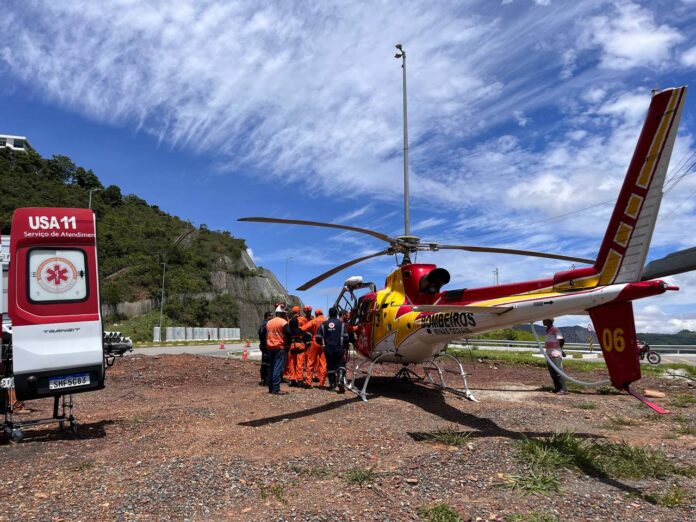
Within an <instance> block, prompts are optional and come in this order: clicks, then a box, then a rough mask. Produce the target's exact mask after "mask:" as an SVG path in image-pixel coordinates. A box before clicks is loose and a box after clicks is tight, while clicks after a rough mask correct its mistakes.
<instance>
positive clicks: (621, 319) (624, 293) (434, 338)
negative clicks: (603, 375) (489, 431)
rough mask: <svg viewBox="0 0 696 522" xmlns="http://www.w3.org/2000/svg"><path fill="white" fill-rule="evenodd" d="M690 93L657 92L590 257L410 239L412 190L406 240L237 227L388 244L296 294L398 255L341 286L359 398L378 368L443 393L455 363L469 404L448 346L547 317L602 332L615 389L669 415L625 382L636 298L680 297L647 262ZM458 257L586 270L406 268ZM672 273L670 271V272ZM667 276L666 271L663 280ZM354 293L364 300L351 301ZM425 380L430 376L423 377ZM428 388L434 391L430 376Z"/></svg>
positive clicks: (632, 377)
mask: <svg viewBox="0 0 696 522" xmlns="http://www.w3.org/2000/svg"><path fill="white" fill-rule="evenodd" d="M686 91H687V88H686V87H678V88H670V89H666V90H663V91H659V92H653V96H652V100H651V103H650V107H649V109H648V113H647V116H646V119H645V123H644V124H643V129H642V131H641V134H640V137H639V139H638V143H637V145H636V148H635V151H634V154H633V158H632V160H631V162H630V164H629V167H628V172H627V174H626V177H625V179H624V183H623V186H622V188H621V191H620V193H619V196H618V199H617V201H616V205H615V207H614V212H613V214H612V217H611V220H610V221H609V225H608V227H607V230H606V233H605V236H604V240H603V241H602V245H601V247H600V250H599V253H598V255H597V258H596V259H583V258H578V257H571V256H565V255H558V254H548V253H543V252H533V251H526V250H515V249H507V248H493V247H479V246H468V245H443V244H438V243H433V242H425V241H421V240H420V238H418V237H414V236H411V235H409V224H408V191H407V189H406V191H405V196H406V197H405V200H404V201H405V206H406V209H405V210H406V216H407V217H406V234H405V235H404V236H400V237H389V236H387V235H385V234H381V233H379V232H375V231H373V230H368V229H364V228H358V227H353V226H348V225H339V224H334V223H322V222H315V221H304V220H293V219H276V218H264V217H248V218H242V219H240V221H253V222H261V223H284V224H292V225H307V226H317V227H326V228H335V229H341V230H350V231H353V232H358V233H362V234H367V235H369V236H372V237H374V238H377V239H379V240H381V241H384V242H385V243H387V245H388V246H387V248H385V249H384V250H381V251H379V252H376V253H374V254H370V255H366V256H363V257H360V258H358V259H353V260H351V261H348V262H346V263H343V264H341V265H339V266H337V267H335V268H333V269H331V270H329V271H327V272H325V273H323V274H321V275H319V276H317V277H315V278H314V279H312V280H310V281H308V282H307V283H305V284H303V285H302V286H300V287H299V288H298V290H307V289H308V288H311V287H312V286H314V285H316V284H317V283H319V282H321V281H323V280H324V279H326V278H328V277H330V276H332V275H333V274H336V273H338V272H340V271H342V270H344V269H346V268H348V267H350V266H353V265H355V264H357V263H360V262H361V261H365V260H367V259H371V258H373V257H377V256H384V255H392V254H401V255H403V259H402V262H401V263H400V265H399V266H398V267H397V268H396V269H395V270H394V271H393V272H392V273H391V274H389V275H388V276H387V278H386V282H385V286H384V288H382V289H381V290H378V289H377V288H376V286H375V285H374V284H373V283H366V282H363V280H362V278H360V277H351V278H349V279H348V280H346V282H345V284H344V287H343V290H342V291H341V293H340V295H339V296H338V298H337V300H336V306H337V307H338V308H339V309H340V310H342V311H344V312H347V313H348V314H349V318H350V319H349V321H350V324H351V325H352V326H353V329H354V331H355V334H356V346H355V348H356V350H357V351H358V352H359V353H360V354H361V355H363V356H364V357H365V359H364V360H362V361H360V362H359V363H358V364H356V366H355V368H354V372H353V382H352V383H351V384H354V382H355V376H356V375H358V374H359V373H360V372H361V370H360V366H361V365H362V364H364V363H369V368H368V370H367V371H366V372H362V373H363V374H365V375H366V376H367V378H366V379H365V382H364V384H363V387H362V389H361V390H359V391H358V393H359V395H360V396H361V397H362V398H363V399H365V398H366V389H367V384H368V382H369V378H370V376H371V375H372V370H373V368H374V366H375V364H377V363H382V362H392V363H401V364H403V365H404V369H402V370H401V371H402V372H404V371H406V372H408V371H409V370H408V369H407V367H408V365H411V364H423V365H424V366H425V367H426V368H430V369H432V370H436V371H437V372H438V374H439V381H440V382H439V384H437V385H438V386H440V387H442V388H446V389H449V390H454V389H453V388H449V387H447V386H446V383H445V379H444V372H443V370H442V367H441V366H440V365H439V364H438V361H439V360H440V359H442V358H443V357H447V358H449V359H452V360H454V361H455V362H456V364H457V365H458V368H459V373H460V374H461V376H462V378H463V380H464V388H463V389H462V390H460V393H461V394H462V395H463V396H464V397H466V398H468V399H471V400H475V399H474V397H473V395H472V394H471V392H470V391H469V389H468V385H467V382H466V373H465V372H464V370H463V368H462V366H461V364H460V363H459V361H458V360H457V359H455V358H454V357H452V356H451V355H449V354H447V353H446V352H445V349H446V347H447V345H448V343H449V342H450V341H452V340H455V339H461V338H464V337H469V336H471V335H474V334H478V333H482V332H486V331H490V330H496V329H500V328H506V327H510V326H514V325H518V324H522V323H533V322H534V321H538V320H540V319H543V318H546V317H557V316H561V315H570V314H584V313H589V315H590V317H591V319H592V322H593V324H594V328H595V331H596V332H597V334H598V337H599V341H600V344H601V347H602V352H603V354H604V359H605V361H606V364H607V367H608V370H609V376H610V379H611V383H612V384H613V386H615V387H616V388H618V389H619V390H624V391H627V392H629V393H631V395H633V396H635V397H636V398H638V399H639V400H641V401H642V402H643V403H645V404H646V405H648V406H649V407H651V408H653V409H654V410H655V411H657V412H659V413H665V410H663V409H662V408H660V407H659V406H658V405H656V404H653V403H651V402H649V401H648V400H647V399H645V398H644V397H641V396H640V395H639V394H638V393H636V392H635V391H634V390H633V389H631V387H630V385H631V384H632V383H633V382H635V381H637V380H638V379H640V377H641V371H640V363H639V360H638V352H637V347H636V345H637V340H636V329H635V323H634V319H633V306H632V301H634V300H636V299H642V298H644V297H650V296H654V295H658V294H662V293H664V292H666V291H668V290H678V288H677V287H673V286H669V285H668V284H667V283H666V282H665V281H662V280H659V279H650V280H646V279H645V277H644V263H645V259H646V256H647V253H648V248H649V246H650V241H651V238H652V233H653V229H654V227H655V222H656V220H657V215H658V210H659V207H660V202H661V200H662V187H663V183H664V180H665V176H666V173H667V168H668V166H669V161H670V156H671V154H672V148H673V146H674V141H675V138H676V135H677V129H678V127H679V120H680V117H681V112H682V109H683V106H684V99H685V96H686ZM438 250H464V251H469V252H494V253H501V254H513V255H524V256H536V257H545V258H551V259H561V260H567V261H573V262H575V263H582V264H587V265H589V266H586V267H584V268H576V269H573V270H567V271H563V272H558V273H556V274H554V275H553V277H550V278H546V279H537V280H533V281H524V282H518V283H511V284H502V285H498V286H488V287H482V288H469V289H459V290H443V287H444V285H446V284H447V283H448V282H449V280H450V275H449V272H448V271H447V270H445V269H444V268H440V267H437V266H436V265H434V264H419V263H412V262H411V259H410V255H411V254H413V253H415V252H419V251H438ZM672 273H675V272H672ZM661 275H662V276H664V275H670V274H667V273H665V274H661ZM356 293H360V294H361V295H359V296H358V295H357V294H356ZM426 375H428V376H430V373H429V372H428V371H426ZM430 381H431V382H432V383H433V384H436V383H435V382H434V380H433V379H432V378H431V379H430Z"/></svg>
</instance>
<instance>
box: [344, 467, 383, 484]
mask: <svg viewBox="0 0 696 522" xmlns="http://www.w3.org/2000/svg"><path fill="white" fill-rule="evenodd" d="M376 477H377V473H376V472H375V468H374V466H373V467H371V468H357V467H356V468H351V469H349V470H348V471H347V472H346V474H345V481H346V482H347V483H348V484H350V485H354V486H360V487H363V486H366V485H367V484H372V483H373V482H374V481H375V478H376Z"/></svg>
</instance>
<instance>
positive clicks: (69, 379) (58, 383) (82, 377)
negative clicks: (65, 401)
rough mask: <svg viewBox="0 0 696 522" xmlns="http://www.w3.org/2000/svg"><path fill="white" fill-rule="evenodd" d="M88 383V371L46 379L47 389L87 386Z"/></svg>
mask: <svg viewBox="0 0 696 522" xmlns="http://www.w3.org/2000/svg"><path fill="white" fill-rule="evenodd" d="M88 384H89V374H88V373H81V374H78V375H65V376H63V377H53V378H51V379H48V389H49V390H60V389H62V388H72V387H74V386H87V385H88Z"/></svg>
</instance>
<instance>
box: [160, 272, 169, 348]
mask: <svg viewBox="0 0 696 522" xmlns="http://www.w3.org/2000/svg"><path fill="white" fill-rule="evenodd" d="M160 265H162V295H161V296H160V320H159V342H162V312H163V311H164V276H165V275H166V274H167V261H164V262H162V263H160Z"/></svg>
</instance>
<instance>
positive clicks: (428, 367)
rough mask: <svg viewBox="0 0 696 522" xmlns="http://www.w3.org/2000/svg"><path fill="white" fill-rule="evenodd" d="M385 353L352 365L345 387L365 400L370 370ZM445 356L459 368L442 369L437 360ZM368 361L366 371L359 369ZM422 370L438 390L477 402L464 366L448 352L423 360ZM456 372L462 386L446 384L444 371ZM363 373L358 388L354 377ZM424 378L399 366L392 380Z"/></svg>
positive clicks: (370, 374) (408, 380)
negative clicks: (437, 380) (351, 375)
mask: <svg viewBox="0 0 696 522" xmlns="http://www.w3.org/2000/svg"><path fill="white" fill-rule="evenodd" d="M386 355H389V354H387V353H385V354H382V355H379V356H378V357H377V358H375V359H374V360H373V361H369V360H368V359H363V360H362V361H360V362H358V363H356V365H355V366H354V367H353V378H352V379H351V381H350V384H349V385H348V386H347V388H348V389H349V390H350V391H352V392H353V393H355V394H356V395H357V396H358V397H360V398H361V399H362V400H363V401H365V402H367V385H368V384H369V382H370V377H372V371H373V370H374V367H375V364H377V363H379V362H380V359H383V358H384V357H385V356H386ZM444 357H447V358H449V359H451V360H452V361H454V362H455V364H456V365H457V367H458V368H459V371H458V372H457V371H455V370H446V369H443V368H442V366H441V365H440V364H438V360H439V359H441V358H444ZM367 362H369V363H370V366H369V367H368V369H367V371H364V370H361V369H360V367H361V366H362V365H363V364H365V363H367ZM423 371H424V372H425V375H426V377H427V379H428V381H429V383H430V384H432V385H433V386H435V387H436V388H439V389H440V390H443V391H448V392H451V393H453V394H455V395H458V396H459V397H463V398H465V399H468V400H470V401H472V402H479V401H478V400H477V399H476V398H475V397H474V395H473V394H472V393H471V391H469V384H468V382H467V379H466V375H467V374H466V372H465V371H464V367H463V366H462V364H461V363H460V362H459V360H458V359H457V358H456V357H454V356H452V355H450V354H448V353H442V354H440V355H439V356H437V357H434V358H432V359H429V360H427V361H424V362H423ZM434 371H436V372H437V374H438V377H439V381H440V382H439V384H438V383H437V382H435V379H433V376H432V375H431V373H432V372H434ZM446 372H448V373H455V374H456V373H458V374H459V375H460V376H461V378H462V382H463V384H464V388H463V389H462V388H452V387H450V386H448V385H447V382H446V380H445V373H446ZM360 375H364V376H365V382H364V383H363V385H362V388H360V389H358V388H357V387H356V386H355V379H356V378H357V377H358V376H360ZM423 380H424V378H423V377H421V376H420V375H418V374H417V373H416V372H414V371H413V370H411V369H410V368H408V367H406V366H404V367H403V368H401V369H400V370H399V371H398V372H397V374H396V375H395V376H394V378H393V379H392V381H401V382H421V381H423Z"/></svg>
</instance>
